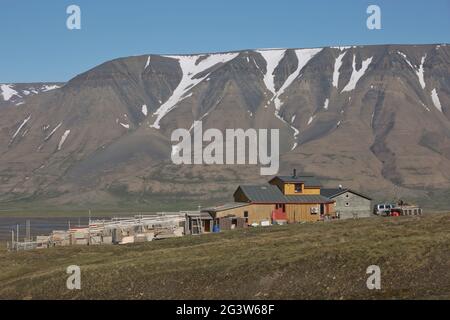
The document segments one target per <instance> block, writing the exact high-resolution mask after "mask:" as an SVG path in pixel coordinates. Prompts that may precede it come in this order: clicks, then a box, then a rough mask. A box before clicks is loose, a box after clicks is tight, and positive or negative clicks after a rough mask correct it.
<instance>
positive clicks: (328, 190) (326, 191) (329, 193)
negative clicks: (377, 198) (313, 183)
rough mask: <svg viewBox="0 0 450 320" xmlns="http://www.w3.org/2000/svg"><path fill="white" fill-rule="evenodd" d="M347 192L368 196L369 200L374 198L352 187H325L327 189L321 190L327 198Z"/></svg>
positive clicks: (363, 196)
mask: <svg viewBox="0 0 450 320" xmlns="http://www.w3.org/2000/svg"><path fill="white" fill-rule="evenodd" d="M346 192H350V193H353V194H356V195H358V196H360V197H362V198H366V199H367V200H372V198H370V197H368V196H366V195H364V194H362V193H360V192H356V191H353V190H352V189H347V188H344V189H343V188H334V189H333V188H325V189H321V190H320V194H321V195H323V196H325V197H327V198H330V199H331V198H334V197H337V196H340V195H341V194H343V193H346Z"/></svg>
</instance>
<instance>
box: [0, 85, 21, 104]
mask: <svg viewBox="0 0 450 320" xmlns="http://www.w3.org/2000/svg"><path fill="white" fill-rule="evenodd" d="M13 86H14V85H12V84H2V85H0V91H1V95H2V96H3V100H4V101H9V99H11V98H12V97H13V96H17V97H20V95H19V93H18V92H17V91H16V90H14V89H13Z"/></svg>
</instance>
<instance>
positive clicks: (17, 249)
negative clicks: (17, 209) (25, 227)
mask: <svg viewBox="0 0 450 320" xmlns="http://www.w3.org/2000/svg"><path fill="white" fill-rule="evenodd" d="M16 237H17V241H16V251H19V245H18V244H19V225H17V234H16Z"/></svg>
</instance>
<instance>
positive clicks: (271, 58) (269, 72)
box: [256, 50, 286, 95]
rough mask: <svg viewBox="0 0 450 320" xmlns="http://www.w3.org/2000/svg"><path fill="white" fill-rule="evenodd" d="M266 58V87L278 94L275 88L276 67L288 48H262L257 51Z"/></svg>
mask: <svg viewBox="0 0 450 320" xmlns="http://www.w3.org/2000/svg"><path fill="white" fill-rule="evenodd" d="M256 52H258V53H259V54H261V56H262V57H263V58H264V60H266V64H267V65H266V73H265V74H264V79H263V81H264V84H265V85H266V88H267V89H268V90H269V91H270V92H271V93H272V94H273V95H275V94H276V90H275V75H274V74H273V73H274V72H275V69H276V68H277V66H278V64H279V63H280V61H281V59H283V57H284V55H285V54H286V50H262V51H256Z"/></svg>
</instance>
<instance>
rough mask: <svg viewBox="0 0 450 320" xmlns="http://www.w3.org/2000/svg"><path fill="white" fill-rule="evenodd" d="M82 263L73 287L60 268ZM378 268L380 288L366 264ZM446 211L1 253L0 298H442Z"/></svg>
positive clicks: (448, 267)
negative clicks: (371, 285)
mask: <svg viewBox="0 0 450 320" xmlns="http://www.w3.org/2000/svg"><path fill="white" fill-rule="evenodd" d="M69 265H79V266H80V267H81V290H75V291H70V290H68V289H66V279H67V277H68V275H67V274H66V268H67V267H68V266H69ZM369 265H378V266H380V268H381V287H382V288H381V290H379V291H370V290H368V289H367V287H366V279H367V277H368V276H369V275H366V268H367V267H368V266H369ZM449 271H450V215H449V214H432V215H428V216H422V217H399V218H374V219H365V220H351V221H339V222H333V223H316V224H300V225H288V226H279V227H271V228H258V229H248V230H240V231H231V232H225V233H221V234H209V235H203V236H197V237H195V236H194V237H192V236H191V237H184V238H177V239H168V240H164V241H155V242H151V243H143V244H135V245H130V246H101V247H100V246H99V247H60V248H53V249H48V250H40V251H29V252H20V253H7V252H5V251H4V249H2V251H1V252H0V298H1V299H322V298H323V299H358V298H361V299H386V298H387V299H390V298H398V299H403V298H413V299H416V298H429V299H450V272H449Z"/></svg>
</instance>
